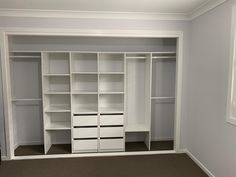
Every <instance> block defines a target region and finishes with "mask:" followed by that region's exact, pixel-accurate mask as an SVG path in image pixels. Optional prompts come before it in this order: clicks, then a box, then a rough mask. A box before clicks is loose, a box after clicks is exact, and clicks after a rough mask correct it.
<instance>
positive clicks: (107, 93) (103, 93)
mask: <svg viewBox="0 0 236 177" xmlns="http://www.w3.org/2000/svg"><path fill="white" fill-rule="evenodd" d="M99 94H101V95H113V94H114V95H116V94H117V95H119V94H124V92H100V93H99Z"/></svg>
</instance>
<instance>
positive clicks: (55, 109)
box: [45, 105, 70, 112]
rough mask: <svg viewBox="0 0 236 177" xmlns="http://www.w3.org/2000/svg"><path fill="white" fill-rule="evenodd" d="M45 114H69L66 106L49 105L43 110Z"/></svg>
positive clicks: (68, 108)
mask: <svg viewBox="0 0 236 177" xmlns="http://www.w3.org/2000/svg"><path fill="white" fill-rule="evenodd" d="M45 112H70V107H69V106H68V105H51V106H48V107H47V108H46V109H45Z"/></svg>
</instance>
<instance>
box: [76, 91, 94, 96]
mask: <svg viewBox="0 0 236 177" xmlns="http://www.w3.org/2000/svg"><path fill="white" fill-rule="evenodd" d="M72 94H74V95H96V94H98V92H83V91H73V92H72Z"/></svg>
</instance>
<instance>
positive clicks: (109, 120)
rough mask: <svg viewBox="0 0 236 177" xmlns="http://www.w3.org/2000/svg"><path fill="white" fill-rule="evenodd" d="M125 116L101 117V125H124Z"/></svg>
mask: <svg viewBox="0 0 236 177" xmlns="http://www.w3.org/2000/svg"><path fill="white" fill-rule="evenodd" d="M123 124H124V116H123V115H101V116H100V125H123Z"/></svg>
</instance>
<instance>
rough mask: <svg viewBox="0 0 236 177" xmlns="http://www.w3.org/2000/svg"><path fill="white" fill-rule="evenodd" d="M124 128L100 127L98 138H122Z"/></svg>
mask: <svg viewBox="0 0 236 177" xmlns="http://www.w3.org/2000/svg"><path fill="white" fill-rule="evenodd" d="M123 136H124V128H123V127H101V128H100V137H104V138H105V137H123Z"/></svg>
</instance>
